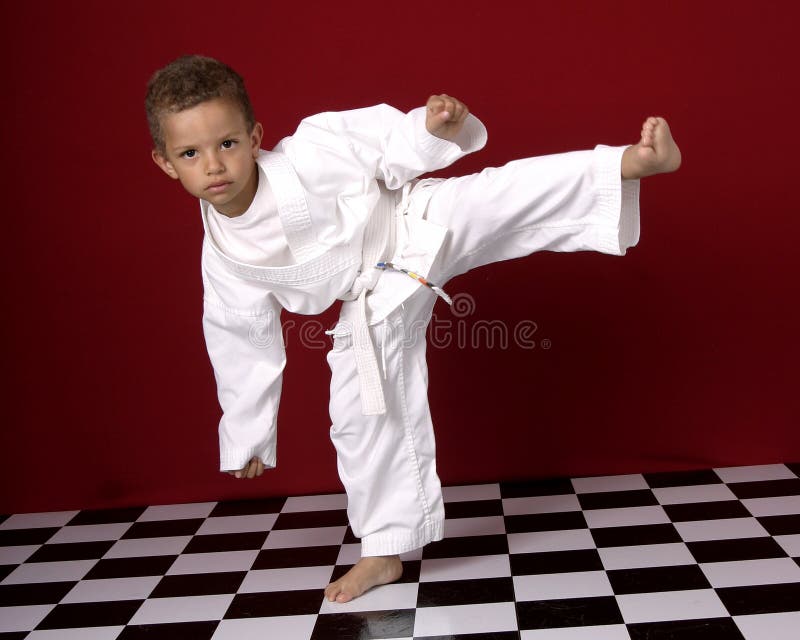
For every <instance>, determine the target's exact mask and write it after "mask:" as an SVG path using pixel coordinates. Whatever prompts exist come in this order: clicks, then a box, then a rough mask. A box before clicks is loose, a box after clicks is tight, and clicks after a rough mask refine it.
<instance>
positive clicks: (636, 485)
mask: <svg viewBox="0 0 800 640" xmlns="http://www.w3.org/2000/svg"><path fill="white" fill-rule="evenodd" d="M572 487H573V488H574V489H575V493H604V492H606V491H637V490H639V489H649V488H650V487H649V486H648V484H647V481H646V480H645V479H644V476H643V475H642V474H641V473H634V474H631V475H622V476H593V477H591V478H573V479H572Z"/></svg>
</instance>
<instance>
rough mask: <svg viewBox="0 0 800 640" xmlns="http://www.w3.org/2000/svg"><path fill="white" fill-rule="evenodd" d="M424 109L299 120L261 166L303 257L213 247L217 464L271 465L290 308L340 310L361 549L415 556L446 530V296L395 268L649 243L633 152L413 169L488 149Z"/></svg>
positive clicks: (339, 390) (339, 435) (441, 270)
mask: <svg viewBox="0 0 800 640" xmlns="http://www.w3.org/2000/svg"><path fill="white" fill-rule="evenodd" d="M424 123H425V111H424V109H415V110H414V111H412V112H410V113H409V114H403V113H401V112H399V111H397V110H395V109H393V108H391V107H388V106H386V105H380V106H377V107H371V108H367V109H358V110H354V111H347V112H340V113H325V114H319V115H317V116H312V117H310V118H307V119H305V120H303V122H302V123H301V124H300V126H299V128H298V130H297V131H296V133H295V134H294V135H293V136H291V137H288V138H285V139H284V140H282V141H281V142H280V143H279V144H278V145H277V147H276V148H275V149H274V150H273V151H272V152H263V153H262V154H261V155H260V156H259V158H258V166H259V171H260V172H261V176H260V179H264V178H266V180H267V181H268V184H269V187H270V189H271V192H272V194H273V196H274V199H275V202H276V203H277V209H278V213H279V216H280V221H281V226H282V228H283V232H284V234H285V241H286V243H287V245H288V248H289V250H290V251H289V253H290V254H291V255H292V256H293V257H294V261H293V262H292V263H291V264H287V265H283V266H272V265H270V266H262V265H254V264H248V263H245V262H242V261H239V260H236V259H235V258H233V257H231V256H229V255H227V254H226V253H225V252H224V251H223V250H222V249H221V248H220V247H219V246H218V244H217V243H216V242H215V240H214V237H213V235H212V233H211V232H210V231H209V228H210V227H209V223H208V216H209V205H208V203H206V202H204V201H202V200H201V213H202V218H203V224H204V228H205V230H206V235H205V238H204V242H203V251H202V272H203V284H204V314H203V328H204V333H205V338H206V344H207V348H208V352H209V356H210V358H211V362H212V365H213V367H214V373H215V377H216V381H217V388H218V397H219V402H220V405H221V407H222V410H223V416H222V419H221V421H220V426H219V434H220V468H221V470H233V469H241V468H243V467H244V466H245V464H246V463H247V461H248V460H249V459H250V458H252V457H253V456H259V457H260V458H261V459H262V460H263V461H264V464H265V466H267V467H272V466H275V464H276V456H275V436H276V415H277V411H278V403H279V399H280V392H281V381H282V372H283V368H284V365H285V361H286V360H285V352H284V348H283V342H282V336H281V330H280V311H281V309H287V310H289V311H292V312H296V313H300V314H316V313H320V312H322V311H323V310H325V309H326V308H328V307H329V306H330V305H331V304H332V303H333V302H334V301H335V300H337V299H344V300H347V301H346V302H344V303H343V305H342V310H341V315H340V319H339V322H338V323H337V325H336V326H335V327H334V329H333V330H332V334H333V341H334V344H333V348H332V349H331V351H330V352H329V353H328V363H329V365H330V368H331V373H332V376H331V395H330V415H331V421H332V426H331V439H332V441H333V444H334V446H335V448H336V451H337V465H338V469H339V475H340V478H341V480H342V483H343V484H344V486H345V490H346V492H347V495H348V517H349V519H350V524H351V527H352V529H353V532H354V533H355V535H356V536H358V537H360V538H361V543H362V555H364V556H372V555H391V554H399V553H403V552H406V551H410V550H412V549H415V548H417V547H420V546H422V545H424V544H426V543H428V542H430V541H432V540H438V539H441V537H442V536H443V523H444V508H443V503H442V496H441V488H440V484H439V479H438V476H437V474H436V464H435V444H434V436H433V428H432V424H431V417H430V412H429V409H428V401H427V381H428V376H427V366H426V362H425V346H426V345H425V339H424V328H425V326H426V324H427V321H428V319H429V317H430V314H431V310H432V308H433V304H434V302H435V301H436V298H437V296H436V294H435V293H434V292H433V291H432V290H431V289H429V288H428V287H425V286H423V285H422V284H420V283H419V282H418V281H417V280H415V279H412V278H410V277H409V276H407V275H405V274H403V273H401V272H399V271H390V270H387V271H383V270H381V269H378V268H376V264H377V263H379V262H386V261H390V262H391V263H393V264H395V265H399V266H402V267H404V268H407V269H409V270H411V271H413V272H415V273H417V274H419V275H421V276H423V277H427V278H428V280H430V281H432V282H435V283H436V284H439V285H444V284H445V283H446V282H447V281H448V280H449V279H450V278H452V277H453V276H455V275H458V274H460V273H463V272H465V271H468V270H469V269H472V268H474V267H476V266H480V265H483V264H488V263H491V262H496V261H499V260H507V259H511V258H516V257H520V256H524V255H527V254H530V253H532V252H534V251H539V250H550V251H580V250H595V251H601V252H604V253H610V254H615V255H622V254H624V253H625V250H626V249H627V247H630V246H633V245H634V244H636V242H637V241H638V234H639V212H638V187H639V184H638V181H622V180H621V178H620V162H621V155H622V152H623V151H624V147H619V148H613V147H604V146H599V147H597V148H596V149H594V150H593V151H582V152H572V153H566V154H558V155H553V156H544V157H540V158H529V159H524V160H518V161H515V162H511V163H509V164H507V165H505V166H504V167H500V168H490V169H485V170H484V171H482V172H480V173H478V174H475V175H471V176H464V177H460V178H452V179H447V180H439V179H423V180H417V178H418V176H420V175H422V174H423V173H426V172H430V171H433V170H436V169H439V168H443V167H445V166H448V165H449V164H451V163H452V162H454V161H456V160H457V159H458V158H460V157H462V156H463V155H464V154H466V153H469V152H471V151H475V150H477V149H479V148H481V147H482V146H483V145H484V144H485V142H486V131H485V128H484V127H483V125H482V124H481V123H480V121H479V120H478V119H477V118H475V117H474V116H471V115H470V116H469V117H468V119H467V121H466V122H465V126H464V128H463V130H462V132H461V134H460V135H459V137H458V139H457V140H456V141H454V142H448V141H445V140H441V139H439V138H436V137H434V136H431V135H430V134H429V133H428V132H427V130H426V129H425V124H424Z"/></svg>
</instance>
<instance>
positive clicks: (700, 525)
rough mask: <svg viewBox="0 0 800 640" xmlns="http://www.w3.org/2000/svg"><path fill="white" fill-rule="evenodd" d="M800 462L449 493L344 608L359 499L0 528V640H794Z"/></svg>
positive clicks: (198, 508) (173, 510) (114, 513)
mask: <svg viewBox="0 0 800 640" xmlns="http://www.w3.org/2000/svg"><path fill="white" fill-rule="evenodd" d="M798 476H800V464H786V465H783V464H777V465H764V466H757V467H732V468H724V469H713V470H704V471H692V472H679V473H655V474H643V475H625V476H608V477H593V478H573V479H567V478H559V479H552V480H546V481H536V482H531V483H524V484H523V483H520V484H512V483H500V484H486V485H477V486H468V487H449V488H446V489H445V500H446V503H447V509H446V511H447V526H446V536H447V537H446V539H445V540H443V541H441V542H438V543H434V544H431V545H429V546H428V547H426V548H425V549H423V550H420V551H418V552H415V553H410V554H407V555H406V556H405V557H404V560H405V574H404V576H403V578H402V579H401V581H400V582H398V583H396V584H392V585H387V586H384V587H379V588H377V589H374V590H373V591H371V592H370V593H368V594H366V595H365V596H363V597H361V598H359V599H357V600H355V601H353V602H352V603H349V604H346V605H332V604H330V603H327V602H324V601H323V597H322V589H323V588H324V587H325V585H326V584H327V583H328V582H329V581H330V580H331V578H334V579H335V578H336V577H338V576H340V575H342V573H344V572H345V571H346V570H347V569H348V568H349V566H351V565H352V564H353V563H354V562H355V561H356V560H357V559H358V557H359V545H358V541H357V540H356V539H355V538H354V537H353V536H352V533H351V532H350V530H349V528H348V526H347V517H346V513H345V507H346V503H345V498H344V496H342V495H328V496H307V497H294V498H278V499H267V500H258V501H247V502H221V503H200V504H183V505H171V506H152V507H142V508H135V509H119V510H108V511H71V512H57V513H37V514H16V515H11V516H0V639H10V638H14V639H16V638H31V639H34V640H35V639H45V638H53V639H55V638H58V639H59V640H70V639H75V640H78V639H80V640H112V639H115V638H119V639H121V640H133V639H139V638H142V639H144V638H147V639H150V640H153V639H156V640H157V639H161V638H165V639H166V638H169V639H170V640H181V639H184V638H186V639H190V640H206V639H209V638H213V639H215V640H228V639H231V640H249V639H251V638H252V639H255V638H257V639H258V640H272V639H275V640H308V639H314V640H320V639H323V638H324V639H328V638H330V639H335V640H349V639H354V640H355V639H360V638H365V639H367V638H369V639H388V638H407V639H411V638H415V639H422V638H426V639H428V640H432V639H437V640H443V639H445V638H459V639H461V640H478V639H482V640H506V639H508V640H510V639H512V638H521V639H523V640H526V639H527V640H539V639H541V640H622V639H626V640H628V639H632V640H637V639H640V638H641V639H644V638H648V639H658V638H664V639H666V638H676V639H678V640H690V639H694V638H698V639H703V640H714V639H726V640H727V639H733V638H746V639H747V640H756V639H757V640H788V639H790V638H791V639H792V640H797V638H800V631H798V629H800V477H798Z"/></svg>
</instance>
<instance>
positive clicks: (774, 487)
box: [728, 478, 800, 500]
mask: <svg viewBox="0 0 800 640" xmlns="http://www.w3.org/2000/svg"><path fill="white" fill-rule="evenodd" d="M728 487H729V488H730V490H731V491H733V494H734V495H735V496H736V497H737V498H739V499H740V500H744V499H747V498H777V497H783V496H796V495H800V478H791V479H787V480H760V481H756V482H735V483H734V482H732V483H730V484H729V485H728Z"/></svg>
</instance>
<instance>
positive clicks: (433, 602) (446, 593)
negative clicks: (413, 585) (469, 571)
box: [417, 578, 514, 607]
mask: <svg viewBox="0 0 800 640" xmlns="http://www.w3.org/2000/svg"><path fill="white" fill-rule="evenodd" d="M513 601H514V583H513V581H512V580H511V578H481V579H475V580H441V581H436V582H422V583H420V585H419V591H418V592H417V606H418V607H449V606H456V605H467V604H485V603H489V602H513Z"/></svg>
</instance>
